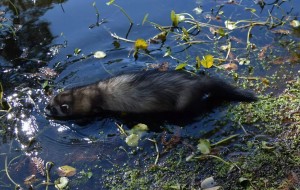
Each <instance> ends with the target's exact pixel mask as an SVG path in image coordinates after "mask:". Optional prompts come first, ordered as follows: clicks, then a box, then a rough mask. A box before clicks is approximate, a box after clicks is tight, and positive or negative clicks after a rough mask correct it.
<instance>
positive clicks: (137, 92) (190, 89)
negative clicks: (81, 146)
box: [45, 71, 257, 118]
mask: <svg viewBox="0 0 300 190" xmlns="http://www.w3.org/2000/svg"><path fill="white" fill-rule="evenodd" d="M256 100H257V97H256V96H255V95H254V94H253V93H252V92H249V91H246V90H242V89H238V88H235V87H234V86H232V85H230V84H228V83H226V82H224V81H223V80H220V79H217V78H214V77H208V76H199V75H195V74H190V73H188V72H183V71H166V72H159V71H143V72H134V73H128V74H121V75H118V76H115V77H111V78H108V79H105V80H101V81H99V82H96V83H94V84H90V85H87V86H81V87H76V88H72V89H69V90H65V91H63V92H60V93H59V94H57V95H56V96H55V97H53V98H52V99H51V100H50V102H49V104H48V105H47V107H46V108H45V111H46V115H47V116H51V117H60V118H64V117H76V118H78V117H84V116H91V115H100V114H101V113H105V112H119V113H120V112H125V113H129V114H151V113H159V114H161V113H201V112H202V111H203V110H207V109H208V108H209V107H212V105H215V104H216V105H218V104H219V103H222V102H232V101H238V102H240V101H241V102H252V101H256Z"/></svg>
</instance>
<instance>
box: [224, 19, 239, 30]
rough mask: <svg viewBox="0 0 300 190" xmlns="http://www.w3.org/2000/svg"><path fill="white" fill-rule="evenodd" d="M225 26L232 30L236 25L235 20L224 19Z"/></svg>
mask: <svg viewBox="0 0 300 190" xmlns="http://www.w3.org/2000/svg"><path fill="white" fill-rule="evenodd" d="M225 27H226V28H227V29H229V30H233V29H235V28H236V27H237V26H236V22H232V21H230V20H226V21H225Z"/></svg>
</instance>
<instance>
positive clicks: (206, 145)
mask: <svg viewBox="0 0 300 190" xmlns="http://www.w3.org/2000/svg"><path fill="white" fill-rule="evenodd" d="M197 149H198V150H199V151H200V152H201V153H202V154H209V153H210V150H211V147H210V142H209V140H207V139H200V140H199V143H198V145H197Z"/></svg>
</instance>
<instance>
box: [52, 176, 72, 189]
mask: <svg viewBox="0 0 300 190" xmlns="http://www.w3.org/2000/svg"><path fill="white" fill-rule="evenodd" d="M68 183H69V179H68V178H67V177H60V178H59V179H58V180H57V181H55V188H56V189H59V190H62V189H66V187H67V185H68Z"/></svg>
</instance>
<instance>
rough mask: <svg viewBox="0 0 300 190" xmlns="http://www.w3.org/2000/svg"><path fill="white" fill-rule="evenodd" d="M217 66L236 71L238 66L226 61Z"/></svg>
mask: <svg viewBox="0 0 300 190" xmlns="http://www.w3.org/2000/svg"><path fill="white" fill-rule="evenodd" d="M219 67H221V68H223V69H225V70H227V71H236V70H237V69H238V66H237V64H235V63H227V64H224V65H220V66H219Z"/></svg>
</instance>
